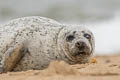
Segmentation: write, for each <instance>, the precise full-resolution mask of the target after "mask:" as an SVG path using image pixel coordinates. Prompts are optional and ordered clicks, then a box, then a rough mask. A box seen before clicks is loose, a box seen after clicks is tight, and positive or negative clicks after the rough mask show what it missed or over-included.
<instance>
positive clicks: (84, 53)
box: [73, 51, 88, 56]
mask: <svg viewBox="0 0 120 80" xmlns="http://www.w3.org/2000/svg"><path fill="white" fill-rule="evenodd" d="M87 54H88V53H87V52H84V51H81V52H75V53H74V55H73V56H84V55H87Z"/></svg>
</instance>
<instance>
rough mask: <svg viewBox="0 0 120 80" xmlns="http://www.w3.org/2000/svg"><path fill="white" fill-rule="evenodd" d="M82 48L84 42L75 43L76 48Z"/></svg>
mask: <svg viewBox="0 0 120 80" xmlns="http://www.w3.org/2000/svg"><path fill="white" fill-rule="evenodd" d="M84 46H85V43H84V42H77V43H76V47H78V48H84Z"/></svg>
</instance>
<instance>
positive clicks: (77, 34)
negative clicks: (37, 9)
mask: <svg viewBox="0 0 120 80" xmlns="http://www.w3.org/2000/svg"><path fill="white" fill-rule="evenodd" d="M94 47H95V46H94V36H93V34H92V32H91V31H90V30H88V29H87V28H85V27H84V26H80V25H66V24H61V23H59V22H57V21H55V20H52V19H49V18H45V17H39V16H31V17H23V18H18V19H14V20H12V21H10V22H8V23H6V24H4V25H1V26H0V72H8V71H24V70H30V69H32V70H34V69H35V70H36V69H45V68H47V67H48V65H49V63H50V62H51V61H53V60H58V61H59V60H63V61H65V62H67V63H69V64H82V63H88V62H89V61H90V58H91V57H92V55H93V53H94Z"/></svg>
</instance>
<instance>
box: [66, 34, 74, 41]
mask: <svg viewBox="0 0 120 80" xmlns="http://www.w3.org/2000/svg"><path fill="white" fill-rule="evenodd" d="M74 38H75V37H74V36H73V35H69V36H67V38H66V40H67V41H72V40H73V39H74Z"/></svg>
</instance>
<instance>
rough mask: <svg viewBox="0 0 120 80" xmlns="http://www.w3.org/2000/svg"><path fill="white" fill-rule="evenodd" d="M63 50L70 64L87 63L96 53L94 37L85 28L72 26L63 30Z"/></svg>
mask: <svg viewBox="0 0 120 80" xmlns="http://www.w3.org/2000/svg"><path fill="white" fill-rule="evenodd" d="M63 31H64V32H62V34H63V37H62V39H63V40H62V42H61V43H62V44H60V45H61V49H62V50H63V52H64V53H65V56H66V57H67V58H68V59H69V60H71V62H70V63H72V64H73V63H87V62H89V60H90V57H91V55H92V54H93V51H94V36H93V34H92V32H91V31H90V30H88V29H86V28H84V27H80V26H72V27H68V28H67V29H63Z"/></svg>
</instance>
